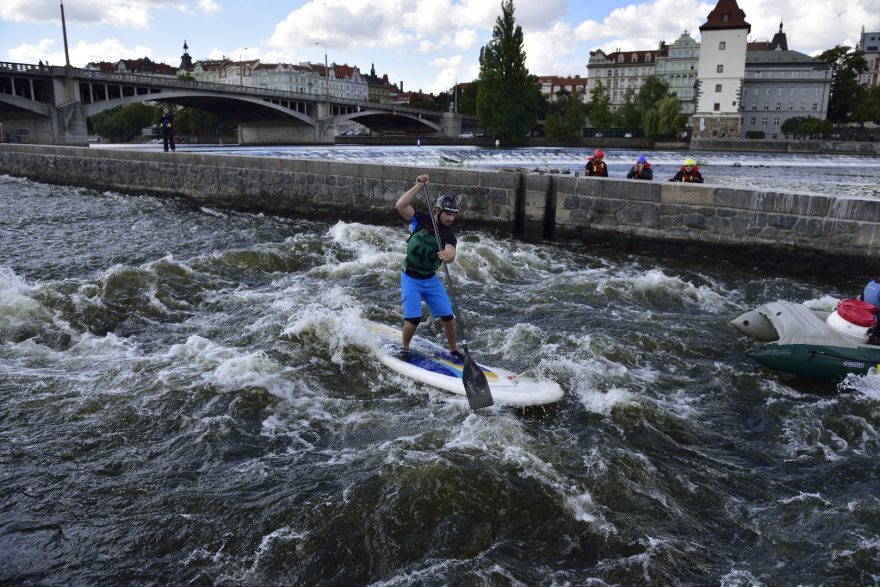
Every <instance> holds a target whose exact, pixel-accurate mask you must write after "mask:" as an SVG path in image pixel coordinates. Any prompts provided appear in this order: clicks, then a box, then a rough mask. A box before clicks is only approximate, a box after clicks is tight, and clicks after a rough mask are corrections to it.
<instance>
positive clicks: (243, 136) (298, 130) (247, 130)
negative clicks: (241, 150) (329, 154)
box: [238, 123, 336, 145]
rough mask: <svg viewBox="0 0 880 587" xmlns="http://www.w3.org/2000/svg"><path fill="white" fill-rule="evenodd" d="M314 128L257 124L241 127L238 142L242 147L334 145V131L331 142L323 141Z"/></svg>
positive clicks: (330, 138) (331, 134)
mask: <svg viewBox="0 0 880 587" xmlns="http://www.w3.org/2000/svg"><path fill="white" fill-rule="evenodd" d="M326 134H327V133H325V134H324V135H322V136H319V134H318V132H317V130H316V129H315V127H313V126H304V125H301V124H300V125H292V124H291V125H282V124H278V123H257V124H247V125H244V124H242V125H239V127H238V142H239V144H241V145H296V144H300V145H314V144H333V143H335V142H336V138H335V137H334V136H333V133H332V130H331V132H330V133H329V134H330V137H329V140H322V137H323V136H326Z"/></svg>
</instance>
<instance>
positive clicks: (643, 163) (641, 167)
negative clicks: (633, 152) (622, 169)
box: [626, 155, 654, 179]
mask: <svg viewBox="0 0 880 587" xmlns="http://www.w3.org/2000/svg"><path fill="white" fill-rule="evenodd" d="M626 177H627V179H654V170H653V169H651V164H650V163H648V158H647V157H645V156H644V155H640V156H639V159H638V161H636V164H635V165H633V166H632V167H631V168H630V170H629V171H628V172H627V174H626Z"/></svg>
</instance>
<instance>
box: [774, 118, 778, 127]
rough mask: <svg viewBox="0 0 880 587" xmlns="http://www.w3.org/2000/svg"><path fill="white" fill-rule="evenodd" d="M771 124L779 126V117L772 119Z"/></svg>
mask: <svg viewBox="0 0 880 587" xmlns="http://www.w3.org/2000/svg"><path fill="white" fill-rule="evenodd" d="M773 126H779V119H778V118H774V119H773Z"/></svg>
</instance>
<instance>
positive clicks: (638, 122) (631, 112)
mask: <svg viewBox="0 0 880 587" xmlns="http://www.w3.org/2000/svg"><path fill="white" fill-rule="evenodd" d="M635 95H636V92H635V90H634V89H632V88H627V90H626V91H625V92H624V93H623V104H621V106H620V108H618V109H617V112H615V113H614V118H615V121H614V125H615V126H619V127H621V128H626V129H629V130H636V129H640V128H642V115H641V113H640V112H639V107H638V106H637V105H636V103H635Z"/></svg>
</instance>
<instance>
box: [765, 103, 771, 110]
mask: <svg viewBox="0 0 880 587" xmlns="http://www.w3.org/2000/svg"><path fill="white" fill-rule="evenodd" d="M764 110H770V104H768V103H767V102H764Z"/></svg>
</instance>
